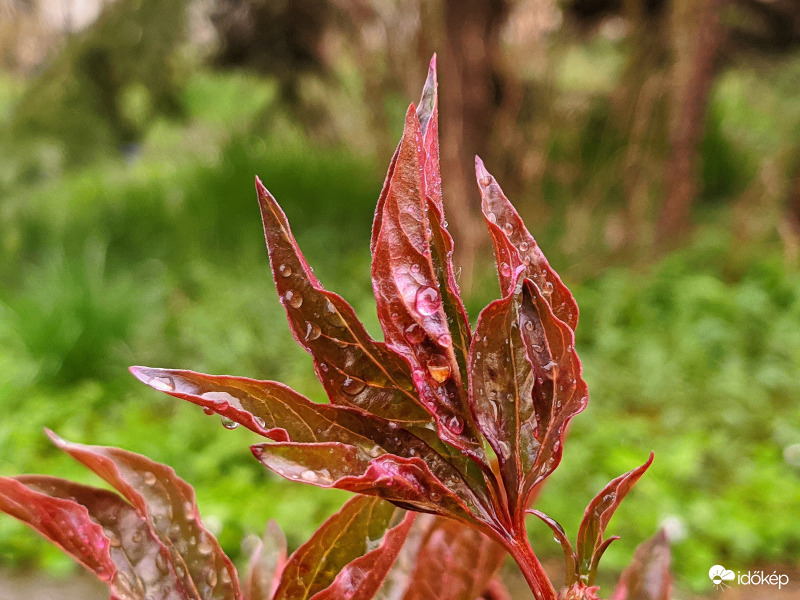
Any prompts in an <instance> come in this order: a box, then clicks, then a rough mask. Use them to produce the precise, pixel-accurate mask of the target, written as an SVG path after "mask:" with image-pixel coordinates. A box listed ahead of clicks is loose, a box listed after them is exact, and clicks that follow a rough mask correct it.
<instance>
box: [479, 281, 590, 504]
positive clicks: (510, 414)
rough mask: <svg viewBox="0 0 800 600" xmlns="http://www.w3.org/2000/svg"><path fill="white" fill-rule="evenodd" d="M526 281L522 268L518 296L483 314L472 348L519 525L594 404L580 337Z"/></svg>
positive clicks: (484, 423)
mask: <svg viewBox="0 0 800 600" xmlns="http://www.w3.org/2000/svg"><path fill="white" fill-rule="evenodd" d="M523 274H524V271H523V269H522V267H518V268H517V273H516V279H515V280H514V282H515V283H514V285H513V289H512V290H511V292H510V293H509V294H508V295H507V296H506V297H505V298H502V299H500V300H496V301H494V302H492V303H491V304H489V306H487V307H486V308H485V309H484V310H483V312H481V314H480V316H479V317H478V324H477V326H476V329H475V336H474V338H473V342H472V347H471V348H470V395H471V398H470V400H471V403H472V408H473V411H474V413H475V420H476V421H477V423H478V426H479V427H480V430H481V432H482V433H483V434H484V435H485V436H486V439H487V440H488V441H489V444H490V445H491V446H492V448H493V449H494V451H495V453H496V454H497V457H498V461H499V463H500V472H501V474H502V477H503V482H504V484H505V489H506V495H507V497H508V499H509V504H510V506H511V510H512V514H514V515H517V517H518V518H519V517H521V514H522V512H523V511H524V510H525V509H526V508H527V507H528V505H529V501H530V497H531V494H532V493H533V489H534V486H535V485H536V484H538V483H540V482H541V481H542V480H543V479H544V478H545V477H547V476H548V475H549V474H550V473H551V472H552V471H553V470H554V469H555V467H556V466H557V464H558V462H559V461H560V459H561V451H562V443H563V437H564V432H565V429H566V426H567V424H568V423H569V420H570V419H571V418H572V417H573V416H575V415H576V414H578V413H579V412H580V411H582V410H583V409H584V408H585V406H586V402H587V400H588V388H587V386H586V383H585V382H584V381H583V378H582V369H581V364H580V360H579V359H578V356H577V354H576V353H575V349H574V334H573V332H572V330H571V329H570V328H569V327H568V326H567V325H566V324H564V323H563V322H562V321H559V320H558V319H557V318H556V317H555V316H554V315H553V313H552V310H551V307H550V305H549V304H548V302H547V300H546V298H545V297H544V296H543V294H542V293H541V291H540V290H539V288H538V287H537V286H536V285H535V284H534V283H533V282H532V281H530V280H525V282H524V283H522V284H521V285H520V284H519V283H518V282H520V281H521V279H520V278H521V277H522V275H523Z"/></svg>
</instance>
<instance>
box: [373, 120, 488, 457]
mask: <svg viewBox="0 0 800 600" xmlns="http://www.w3.org/2000/svg"><path fill="white" fill-rule="evenodd" d="M421 139H422V132H421V129H420V123H419V120H418V118H417V114H416V112H415V111H414V107H413V105H412V106H411V107H410V108H409V110H408V113H407V114H406V126H405V130H404V134H403V141H402V142H401V144H400V148H399V150H398V156H397V162H396V164H395V168H394V172H393V173H392V175H391V179H390V181H389V187H388V191H387V193H386V197H385V201H384V203H383V205H382V206H381V207H380V211H381V215H380V218H379V219H378V221H377V222H379V227H380V229H379V231H378V234H377V238H376V240H375V247H374V252H373V261H372V284H373V289H374V291H375V299H376V301H377V305H378V317H379V319H380V321H381V326H382V327H383V331H384V335H385V337H386V341H387V344H388V345H389V347H390V348H392V349H393V350H395V351H396V352H397V353H398V354H400V355H401V356H403V357H404V358H405V359H406V360H407V361H408V363H409V364H410V365H411V367H412V370H413V375H412V377H413V381H414V384H415V386H416V388H417V390H418V391H419V394H420V399H421V401H422V403H423V404H424V405H425V407H426V408H427V409H428V411H429V412H430V413H431V414H432V415H433V416H434V417H435V418H436V423H437V429H438V432H439V437H440V438H442V439H443V440H445V441H448V442H450V443H451V444H453V445H454V446H456V447H458V448H460V449H462V450H465V451H467V452H469V453H470V454H471V455H472V456H474V457H476V459H477V460H479V461H482V458H483V457H482V455H483V452H482V446H481V443H480V441H479V437H478V433H477V431H476V428H475V424H474V422H473V420H472V415H471V414H470V412H469V410H468V406H467V402H466V397H465V393H464V382H463V381H462V378H461V370H460V367H459V365H458V361H457V360H456V356H455V352H454V349H453V338H452V336H451V334H450V328H449V324H448V320H447V315H446V313H445V311H444V308H443V305H442V296H441V291H440V289H439V285H438V278H437V276H436V272H435V267H434V265H433V259H432V256H431V248H430V234H428V224H427V216H426V209H427V205H428V203H427V201H426V199H425V196H424V187H423V185H424V184H423V182H422V181H421V177H420V172H421V169H422V168H423V166H422V165H423V164H424V161H425V154H424V151H423V150H422V147H421V144H420V143H419V140H421ZM484 466H485V465H484Z"/></svg>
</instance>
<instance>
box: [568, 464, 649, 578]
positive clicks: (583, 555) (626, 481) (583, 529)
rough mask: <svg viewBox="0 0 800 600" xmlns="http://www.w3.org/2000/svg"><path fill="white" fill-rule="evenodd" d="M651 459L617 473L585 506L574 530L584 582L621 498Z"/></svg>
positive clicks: (603, 544) (604, 542)
mask: <svg viewBox="0 0 800 600" xmlns="http://www.w3.org/2000/svg"><path fill="white" fill-rule="evenodd" d="M652 463H653V454H652V453H651V454H650V458H648V460H647V462H646V463H644V464H643V465H642V466H641V467H637V468H636V469H633V470H632V471H629V472H627V473H625V474H624V475H620V476H619V477H617V478H616V479H614V480H613V481H611V482H610V483H609V484H608V485H607V486H606V487H605V488H603V490H602V491H601V492H600V493H599V494H598V495H597V496H595V497H594V499H593V500H592V501H591V502H590V503H589V506H588V507H587V508H586V512H585V513H584V515H583V521H581V526H580V529H579V530H578V544H577V548H576V551H577V557H578V568H579V569H580V572H581V576H582V577H584V578H586V581H587V583H588V584H590V585H591V584H592V583H593V582H594V578H595V575H596V572H597V563H598V562H599V560H600V557H601V556H602V555H603V552H605V550H606V548H607V547H608V544H609V543H610V542H611V541H613V539H611V538H610V539H608V540H604V539H603V533H604V532H605V530H606V527H607V526H608V522H609V521H610V520H611V517H612V516H613V515H614V512H615V511H616V510H617V507H619V505H620V503H621V502H622V500H623V499H624V498H625V496H627V494H628V492H630V491H631V488H633V486H634V485H635V484H636V482H637V481H639V478H640V477H641V476H642V475H643V474H644V472H645V471H646V470H647V469H648V468H649V467H650V465H651V464H652Z"/></svg>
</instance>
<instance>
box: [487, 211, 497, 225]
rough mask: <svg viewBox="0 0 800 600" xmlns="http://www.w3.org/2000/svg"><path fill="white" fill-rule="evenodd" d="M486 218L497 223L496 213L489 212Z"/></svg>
mask: <svg viewBox="0 0 800 600" xmlns="http://www.w3.org/2000/svg"><path fill="white" fill-rule="evenodd" d="M486 218H487V219H489V222H490V223H497V215H495V214H494V213H489V214H488V215H486Z"/></svg>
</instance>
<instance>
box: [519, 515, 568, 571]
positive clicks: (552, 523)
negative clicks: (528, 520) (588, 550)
mask: <svg viewBox="0 0 800 600" xmlns="http://www.w3.org/2000/svg"><path fill="white" fill-rule="evenodd" d="M526 512H527V513H528V514H531V515H536V516H537V517H539V518H540V519H541V520H542V521H544V522H545V524H546V525H547V526H548V527H549V528H550V529H551V530H552V532H553V535H554V536H555V540H556V541H557V542H558V543H559V544H561V549H562V550H563V551H564V566H565V568H564V587H568V586H570V585H571V584H573V583H575V582H576V581H578V578H579V573H578V557H577V556H576V554H575V550H573V548H572V543H571V542H570V541H569V538H568V537H567V534H566V532H565V531H564V528H563V527H562V526H561V524H560V523H559V522H558V521H556V520H555V519H553V518H551V517H548V516H547V515H546V514H544V513H543V512H540V511H538V510H534V509H532V508H530V509H528V510H527V511H526Z"/></svg>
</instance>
